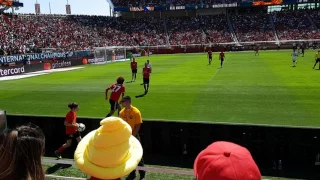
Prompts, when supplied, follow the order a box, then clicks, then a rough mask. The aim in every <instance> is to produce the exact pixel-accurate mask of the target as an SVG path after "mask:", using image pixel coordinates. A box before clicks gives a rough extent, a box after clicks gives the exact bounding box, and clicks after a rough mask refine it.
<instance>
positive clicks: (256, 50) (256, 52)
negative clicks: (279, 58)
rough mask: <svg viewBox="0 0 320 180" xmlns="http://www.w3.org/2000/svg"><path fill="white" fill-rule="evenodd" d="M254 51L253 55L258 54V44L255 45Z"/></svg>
mask: <svg viewBox="0 0 320 180" xmlns="http://www.w3.org/2000/svg"><path fill="white" fill-rule="evenodd" d="M254 51H255V56H256V55H258V56H259V47H258V46H256V47H255V48H254Z"/></svg>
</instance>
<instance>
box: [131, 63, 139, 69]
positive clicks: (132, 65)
mask: <svg viewBox="0 0 320 180" xmlns="http://www.w3.org/2000/svg"><path fill="white" fill-rule="evenodd" d="M137 67H138V63H137V62H131V69H132V70H136V69H137Z"/></svg>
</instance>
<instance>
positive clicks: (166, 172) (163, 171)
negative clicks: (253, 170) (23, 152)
mask: <svg viewBox="0 0 320 180" xmlns="http://www.w3.org/2000/svg"><path fill="white" fill-rule="evenodd" d="M42 162H43V163H52V164H69V165H75V162H74V161H72V160H53V159H44V158H43V159H42ZM136 170H144V171H147V172H156V173H165V174H178V175H189V176H194V173H193V171H184V170H174V169H164V168H147V167H140V166H138V167H137V168H136ZM46 177H48V178H59V179H66V180H86V179H85V178H74V177H64V176H54V175H47V174H46ZM262 180H269V179H262Z"/></svg>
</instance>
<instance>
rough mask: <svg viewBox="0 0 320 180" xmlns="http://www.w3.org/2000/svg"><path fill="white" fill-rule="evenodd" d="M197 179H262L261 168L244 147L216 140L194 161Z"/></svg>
mask: <svg viewBox="0 0 320 180" xmlns="http://www.w3.org/2000/svg"><path fill="white" fill-rule="evenodd" d="M194 175H195V177H196V180H213V179H219V180H261V173H260V170H259V168H258V166H257V164H256V163H255V161H254V160H253V158H252V156H251V153H250V152H249V151H248V150H247V149H246V148H244V147H242V146H240V145H237V144H234V143H231V142H225V141H218V142H214V143H212V144H211V145H209V146H208V147H207V148H206V149H204V150H203V151H201V152H200V153H199V154H198V156H197V158H196V160H195V162H194Z"/></svg>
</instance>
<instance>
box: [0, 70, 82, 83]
mask: <svg viewBox="0 0 320 180" xmlns="http://www.w3.org/2000/svg"><path fill="white" fill-rule="evenodd" d="M81 68H84V67H70V68H60V69H50V70H43V71H36V72H31V73H26V74H21V75H14V76H5V77H0V81H9V80H17V79H24V78H29V77H34V76H40V75H45V74H50V73H54V72H63V71H72V70H76V69H81Z"/></svg>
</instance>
